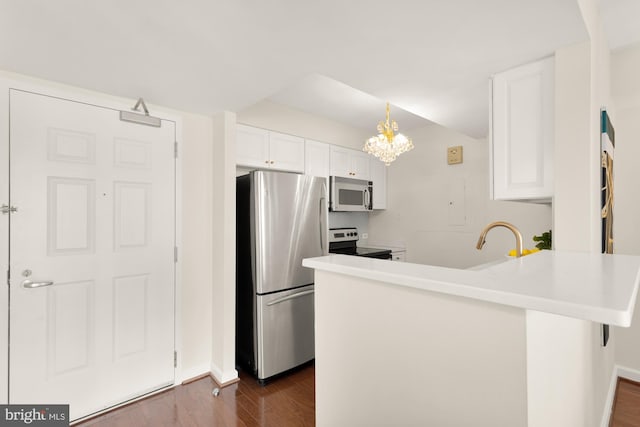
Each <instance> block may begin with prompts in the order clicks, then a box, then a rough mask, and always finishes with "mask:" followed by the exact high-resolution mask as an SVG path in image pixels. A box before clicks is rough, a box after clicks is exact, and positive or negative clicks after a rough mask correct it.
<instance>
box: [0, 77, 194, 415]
mask: <svg viewBox="0 0 640 427" xmlns="http://www.w3.org/2000/svg"><path fill="white" fill-rule="evenodd" d="M9 89H18V90H23V91H27V92H33V93H37V94H41V95H47V96H52V97H57V98H61V99H66V100H70V101H76V102H82V103H86V104H90V105H96V106H100V107H106V108H112V109H114V110H130V109H131V107H133V105H134V104H135V102H136V100H135V99H125V98H118V97H114V96H111V95H106V94H102V93H98V92H92V91H88V90H84V89H80V88H76V87H72V86H66V85H62V84H59V83H54V82H48V81H45V80H38V79H34V78H30V77H27V76H22V75H18V74H13V73H8V72H4V71H0V205H1V204H6V203H7V202H8V200H9ZM147 106H148V107H149V110H150V111H151V114H152V115H153V116H156V117H160V118H161V119H164V120H168V121H173V122H174V123H175V129H176V135H175V138H176V141H177V142H178V147H177V148H178V151H177V159H176V163H175V164H176V170H175V173H176V176H175V204H176V206H175V209H176V211H175V222H176V223H175V242H176V243H175V244H176V246H177V247H178V249H179V250H178V253H179V254H180V248H182V144H181V143H180V142H181V141H182V117H181V116H180V115H178V114H176V113H175V112H172V111H168V110H167V109H163V108H162V107H157V106H154V105H152V104H147ZM8 237H9V221H8V216H7V215H2V214H0V277H2V279H0V319H2V320H0V325H7V327H0V404H6V403H7V402H8V390H9V371H8V367H9V360H8V356H9V336H8V323H7V320H8V317H9V311H8V309H9V300H8V294H9V293H8V289H9V287H8V284H7V271H8V270H9V265H8V259H9V253H8V251H9V244H8V243H9V241H8ZM181 266H182V261H181V256H178V262H177V263H176V266H175V299H174V316H175V324H174V341H175V351H177V352H178V359H177V366H176V368H174V385H176V384H178V383H180V381H181V380H182V375H181V374H182V363H181V360H182V357H180V355H181V354H182V336H181V335H182V334H181V315H182V313H181V310H180V307H181V303H182V297H181V295H182V289H181V277H182V274H181V272H182V267H181Z"/></svg>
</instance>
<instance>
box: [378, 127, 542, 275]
mask: <svg viewBox="0 0 640 427" xmlns="http://www.w3.org/2000/svg"><path fill="white" fill-rule="evenodd" d="M407 134H409V136H411V138H412V139H413V143H414V145H415V148H414V149H413V150H412V151H409V152H407V153H405V154H402V155H401V156H400V157H398V159H397V160H396V161H395V162H393V163H392V164H391V165H390V166H389V167H388V171H387V191H388V196H387V203H388V209H387V210H386V211H381V212H376V213H373V214H371V217H370V220H369V240H375V241H376V242H387V243H388V244H392V243H396V242H397V243H404V245H405V246H406V248H407V261H409V262H415V263H420V264H431V265H440V266H445V267H456V268H466V267H470V266H473V265H477V264H481V263H484V262H487V261H491V260H495V259H499V258H501V257H503V256H504V255H505V254H506V253H507V252H508V251H509V250H510V249H512V248H515V238H514V236H513V234H512V233H511V232H510V231H508V230H507V229H505V228H496V229H493V230H492V231H490V232H489V235H488V237H487V239H486V240H487V243H486V244H485V246H484V248H483V249H482V251H478V250H477V249H476V242H477V240H478V237H479V235H480V232H481V230H482V229H483V228H484V226H485V225H487V224H488V223H490V222H492V221H497V220H505V221H508V222H511V223H513V224H514V225H516V226H517V227H518V228H519V229H520V231H521V232H522V235H523V240H524V247H525V248H533V247H534V246H535V243H534V242H533V241H532V237H533V235H537V234H541V233H543V232H545V231H547V230H549V229H551V207H550V206H549V205H544V204H533V203H523V202H502V201H491V200H489V147H488V143H487V141H486V140H476V139H472V138H470V137H468V136H465V135H462V134H460V133H458V132H455V131H453V130H450V129H447V128H445V127H442V126H440V125H437V124H432V125H429V126H426V127H424V128H421V129H414V130H412V131H410V132H407ZM456 145H462V146H463V163H462V164H458V165H447V160H446V159H447V157H446V150H447V147H449V146H456ZM461 194H462V195H463V197H460V195H461ZM451 203H453V204H451ZM459 217H463V219H462V220H459Z"/></svg>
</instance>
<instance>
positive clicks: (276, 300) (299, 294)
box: [267, 289, 314, 307]
mask: <svg viewBox="0 0 640 427" xmlns="http://www.w3.org/2000/svg"><path fill="white" fill-rule="evenodd" d="M313 292H314V290H313V289H309V290H308V291H302V292H298V293H297V294H291V295H287V296H286V297H282V298H278V299H274V300H273V301H269V302H268V303H267V307H269V306H272V305H276V304H280V303H281V302H285V301H288V300H290V299H294V298H299V297H303V296H305V295H309V294H312V293H313Z"/></svg>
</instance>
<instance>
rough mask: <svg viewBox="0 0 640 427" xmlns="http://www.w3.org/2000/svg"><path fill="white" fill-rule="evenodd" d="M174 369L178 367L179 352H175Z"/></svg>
mask: <svg viewBox="0 0 640 427" xmlns="http://www.w3.org/2000/svg"><path fill="white" fill-rule="evenodd" d="M173 367H174V368H177V367H178V352H177V351H174V352H173Z"/></svg>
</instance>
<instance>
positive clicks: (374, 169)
mask: <svg viewBox="0 0 640 427" xmlns="http://www.w3.org/2000/svg"><path fill="white" fill-rule="evenodd" d="M369 165H370V168H371V181H372V182H373V209H387V166H386V165H385V164H384V163H382V162H381V161H380V160H378V159H377V158H375V157H373V156H371V157H370V159H369Z"/></svg>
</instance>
